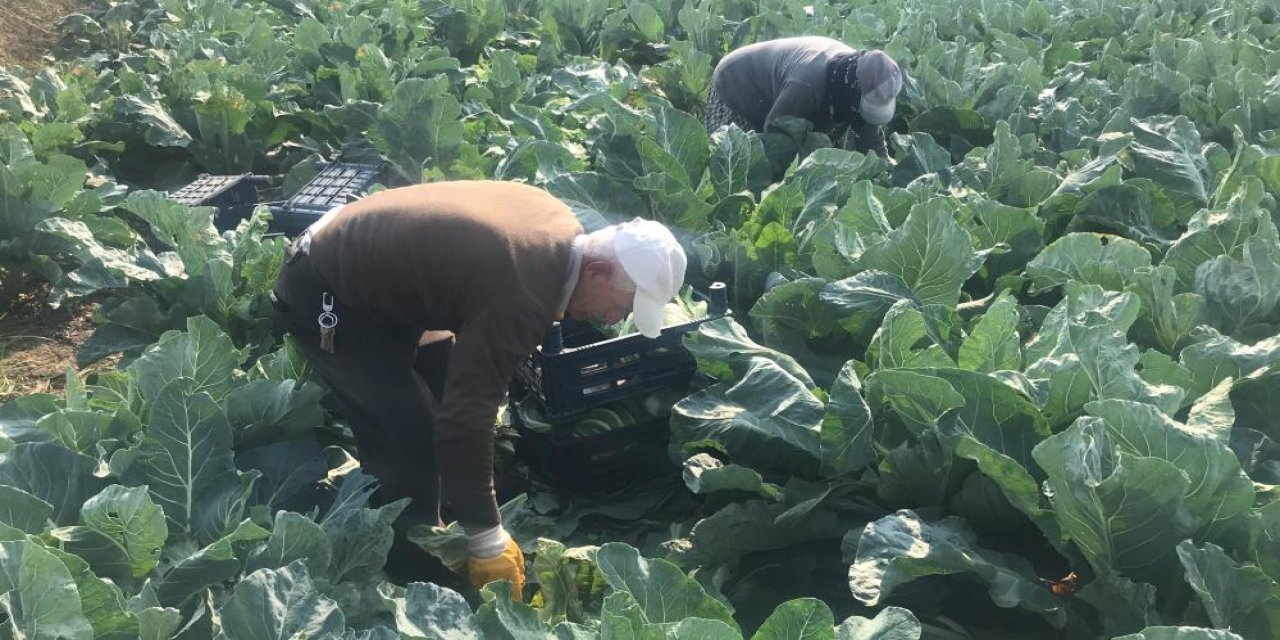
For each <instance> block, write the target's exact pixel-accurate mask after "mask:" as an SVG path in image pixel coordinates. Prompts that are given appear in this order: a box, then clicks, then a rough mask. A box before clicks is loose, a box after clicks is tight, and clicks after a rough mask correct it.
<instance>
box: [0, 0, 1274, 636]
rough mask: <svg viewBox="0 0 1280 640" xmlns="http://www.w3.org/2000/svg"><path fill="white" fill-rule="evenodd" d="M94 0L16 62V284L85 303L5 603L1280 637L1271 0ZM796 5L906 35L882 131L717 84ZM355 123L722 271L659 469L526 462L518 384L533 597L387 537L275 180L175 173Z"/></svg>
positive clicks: (740, 627)
mask: <svg viewBox="0 0 1280 640" xmlns="http://www.w3.org/2000/svg"><path fill="white" fill-rule="evenodd" d="M81 11H82V13H77V14H74V15H71V16H69V17H67V18H66V19H65V20H63V21H62V23H61V24H60V25H59V38H60V40H59V41H58V43H57V45H56V46H55V48H54V49H53V52H52V53H51V57H50V58H48V59H47V62H48V65H47V66H44V65H35V66H31V67H18V66H10V67H7V68H0V295H3V296H4V297H5V300H7V301H8V300H14V299H16V298H17V297H19V296H30V295H32V292H36V293H38V295H39V296H41V297H42V300H41V304H43V305H48V306H53V307H57V308H60V309H79V308H85V307H82V305H96V306H94V307H93V308H94V309H96V310H95V311H94V312H93V322H94V331H93V333H92V335H91V336H89V337H87V338H86V339H85V340H83V342H82V343H81V344H79V345H78V351H77V352H76V354H75V361H74V362H67V363H66V364H67V375H66V380H65V385H64V388H62V389H60V390H58V391H56V392H41V393H27V394H25V395H24V394H19V395H18V396H17V397H14V398H13V399H11V400H9V401H8V402H6V403H4V404H3V405H0V451H2V452H3V453H0V594H3V595H0V637H4V638H20V639H24V640H27V639H31V640H35V639H38V640H53V639H59V640H89V639H91V638H100V639H113V640H116V639H120V640H122V639H125V638H145V639H147V640H169V639H181V640H206V639H207V640H213V639H214V638H217V639H219V640H224V639H225V640H257V639H267V638H271V639H275V638H279V639H285V638H287V639H302V638H315V639H320V638H331V639H334V640H337V639H343V640H357V639H359V640H391V639H395V638H430V639H436V638H447V639H462V638H494V639H512V640H527V639H535V638H536V639H543V638H555V639H579V638H605V639H618V640H622V639H626V640H658V639H664V638H699V639H701V638H709V639H713V640H719V639H722V638H723V639H731V638H753V639H757V640H775V639H787V640H835V639H837V638H838V639H841V640H914V639H926V640H960V639H974V640H1015V639H1017V640H1032V639H1036V640H1039V639H1057V638H1061V639H1068V640H1077V639H1081V640H1083V639H1096V638H1124V639H1125V640H1227V639H1232V640H1240V639H1243V640H1274V639H1275V638H1280V233H1278V232H1277V224H1278V223H1280V206H1278V205H1277V201H1278V199H1280V5H1277V4H1276V3H1275V2H1274V0H947V1H943V0H883V1H871V0H868V1H862V0H844V1H841V0H831V1H829V2H824V1H823V0H86V1H85V2H83V3H82V4H81ZM799 34H820V35H829V36H833V37H837V38H840V39H842V40H843V41H845V42H847V43H849V44H850V45H852V46H855V47H878V48H883V49H884V50H885V51H887V52H888V53H889V54H890V55H892V56H893V57H894V58H895V59H896V60H898V61H899V62H900V63H901V65H902V67H903V69H904V70H905V71H906V72H907V74H908V82H907V86H906V88H905V89H904V91H903V93H902V95H901V96H900V97H899V101H898V112H897V115H896V117H895V118H894V120H893V122H892V123H891V124H890V125H888V129H890V130H891V132H890V136H889V142H890V149H891V152H892V155H893V160H892V161H891V162H885V161H882V160H881V159H880V158H878V157H876V156H875V155H874V154H872V155H870V156H867V155H863V154H861V153H858V152H855V151H850V150H846V149H845V147H846V146H849V145H846V140H845V137H844V136H842V135H839V134H834V135H830V136H829V135H827V134H824V133H817V132H814V131H813V130H812V128H811V127H810V126H809V125H807V123H805V122H803V121H796V120H793V121H791V122H789V123H784V124H785V125H786V126H784V127H782V129H781V130H779V131H775V132H770V133H765V134H756V133H750V132H744V131H742V130H739V129H738V128H736V127H729V128H725V129H721V130H718V131H715V132H713V133H711V134H708V133H707V132H706V131H705V130H704V128H703V126H702V124H701V120H700V118H701V114H702V109H703V108H704V106H705V101H706V98H707V91H708V87H709V82H710V77H711V71H712V69H713V66H714V64H715V62H716V61H717V60H718V59H719V58H720V57H721V56H723V55H724V54H725V53H726V52H728V51H729V50H731V49H732V48H734V47H737V46H740V45H742V44H746V43H750V42H756V41H760V40H766V39H770V38H774V37H780V36H788V35H799ZM849 148H852V147H851V146H849ZM338 158H341V159H343V160H344V161H348V162H371V161H381V162H385V163H386V164H387V166H388V167H389V170H388V172H387V177H386V180H385V186H388V187H390V186H398V185H403V184H409V183H414V182H421V181H433V180H444V179H474V178H498V179H502V180H518V181H524V182H528V183H532V184H535V185H540V186H543V187H545V188H546V189H548V190H549V191H551V192H552V193H554V194H556V195H557V196H559V197H560V198H562V199H563V200H565V201H566V202H568V203H569V204H570V205H571V206H572V207H573V209H574V210H575V212H577V213H578V214H579V215H580V216H581V217H582V219H583V221H584V222H585V223H586V224H588V225H594V224H600V223H601V222H602V221H609V220H620V219H626V218H629V217H632V216H636V215H640V216H645V217H650V218H654V219H657V220H660V221H663V222H665V223H667V224H668V225H670V226H671V227H672V228H673V229H675V230H676V231H677V233H678V235H679V237H680V238H681V241H682V242H683V243H684V244H685V246H686V249H687V251H688V253H689V256H690V276H689V282H690V284H692V285H694V286H696V287H703V286H706V285H708V284H709V283H711V282H713V281H716V280H721V281H725V282H727V283H728V286H729V293H730V304H731V307H732V309H733V314H732V316H730V317H728V318H722V319H717V320H713V321H710V322H708V323H706V324H704V325H702V327H701V328H700V329H699V330H698V331H696V332H694V333H690V334H689V335H688V336H687V337H686V338H685V344H686V345H687V347H688V349H689V350H690V351H692V353H693V354H694V355H695V356H696V358H697V363H698V370H699V379H700V380H702V381H703V384H701V385H699V386H698V387H696V388H695V389H694V390H692V391H691V395H688V396H687V397H684V398H682V399H676V398H673V399H672V400H678V402H676V403H675V405H674V407H673V408H672V411H671V417H670V433H671V439H672V445H671V447H670V450H671V454H672V456H673V460H674V461H675V466H676V467H681V466H682V467H683V469H682V470H677V471H674V472H673V476H678V478H676V482H674V483H667V484H662V483H660V482H659V483H654V484H653V486H652V487H645V488H637V489H633V490H630V491H627V492H625V493H624V494H620V495H617V496H614V497H613V498H610V499H587V498H584V497H581V496H578V497H575V496H569V495H564V494H560V493H555V492H548V491H545V490H537V491H527V492H526V491H525V490H524V489H525V488H526V486H527V485H525V484H523V483H522V482H521V481H520V477H521V475H520V473H517V472H518V471H520V469H521V466H520V465H519V464H517V463H515V462H513V460H512V458H511V456H510V447H511V441H512V437H511V430H510V428H509V426H508V425H506V424H505V422H506V419H505V418H503V419H500V420H498V426H497V429H498V433H499V438H498V443H499V447H500V449H501V451H500V452H499V459H500V460H501V468H500V469H499V470H498V475H499V478H500V479H501V480H502V484H501V495H500V497H501V499H502V500H503V501H504V502H505V506H504V507H503V511H504V514H505V521H506V524H507V527H508V529H509V530H510V531H511V532H512V534H513V536H515V537H516V539H517V540H518V541H519V542H520V544H521V545H522V547H523V548H524V550H525V552H526V557H527V558H528V559H529V561H530V564H529V577H530V585H529V588H528V589H527V590H526V593H525V594H523V597H522V598H521V599H520V600H521V601H520V602H515V601H513V599H512V597H511V596H512V594H511V585H510V583H506V582H503V583H494V584H491V585H489V586H488V587H486V588H485V589H484V590H482V591H481V592H480V593H478V594H477V593H473V592H469V591H467V590H466V589H465V588H462V587H458V589H459V590H457V591H455V590H453V589H450V588H447V587H445V586H441V585H436V584H431V583H421V582H419V583H410V584H407V585H402V584H396V583H393V582H391V581H388V580H387V577H386V575H385V574H384V573H383V563H384V561H385V558H386V556H387V552H388V549H389V547H390V545H391V541H392V529H391V527H390V523H391V522H392V521H393V520H395V518H396V517H397V515H398V514H399V513H400V511H401V510H402V509H403V508H404V506H405V505H404V504H403V503H391V504H379V503H377V502H376V501H375V502H371V501H370V497H371V495H373V491H374V486H375V481H374V480H373V479H372V478H371V477H370V476H367V475H365V474H362V473H361V472H360V470H359V468H358V465H357V464H356V461H355V459H354V458H353V456H352V455H351V454H350V453H349V452H348V450H347V449H344V448H343V445H346V444H349V443H350V441H351V440H350V434H349V432H348V430H347V429H346V427H345V426H344V425H343V423H342V420H341V416H337V415H335V414H332V413H330V412H328V411H327V409H326V407H327V404H326V403H325V398H326V395H327V393H328V392H327V389H326V388H325V386H324V384H323V383H322V382H321V381H320V380H319V379H317V378H316V377H314V376H313V375H312V374H311V372H310V371H309V370H308V366H307V364H306V362H305V360H304V359H303V358H301V356H300V354H299V353H298V352H297V351H296V349H295V348H293V347H292V346H291V344H290V343H289V342H287V341H283V342H282V341H281V340H280V339H279V338H277V337H276V335H275V334H274V333H273V330H272V322H271V306H270V304H269V302H268V299H267V292H268V291H269V289H270V287H271V286H272V284H273V283H274V276H275V273H276V270H277V269H278V267H279V265H280V263H281V259H282V254H283V249H284V246H285V242H286V240H285V239H284V238H280V237H278V236H275V235H273V234H271V233H269V231H270V229H271V226H270V212H269V210H268V209H266V208H265V207H261V208H259V209H258V211H257V212H256V213H255V214H254V215H253V217H252V218H250V219H248V220H245V221H243V222H241V223H240V224H239V226H237V227H236V228H234V229H231V230H227V231H224V232H219V230H218V229H216V228H215V226H214V224H213V223H214V210H213V209H210V208H189V207H186V206H183V205H180V204H177V203H175V202H174V201H172V200H169V199H168V198H167V197H166V193H167V192H170V191H172V190H175V189H177V188H179V187H181V186H183V185H185V184H187V183H189V182H191V181H192V180H194V179H195V177H196V176H197V175H198V174H200V173H209V174H214V175H228V174H240V173H248V172H253V173H255V174H260V175H279V176H283V180H282V182H281V184H280V185H279V190H280V192H281V193H282V194H286V195H287V194H288V193H291V192H292V190H295V189H297V188H298V187H299V186H301V185H302V184H304V183H305V182H306V181H307V180H308V179H309V178H310V177H311V176H313V175H315V173H316V172H317V170H318V168H319V167H320V166H321V165H322V163H324V162H325V161H329V160H335V159H338ZM414 539H415V541H417V542H419V544H421V545H422V546H423V547H424V549H428V550H430V552H431V553H434V554H436V555H437V556H438V557H440V558H441V559H443V560H444V561H445V562H446V563H449V564H456V563H458V561H459V559H460V555H459V547H458V545H459V543H460V530H459V529H458V528H457V526H456V525H453V526H451V527H449V528H441V529H436V530H429V529H427V528H425V527H421V528H420V529H419V530H417V531H416V532H415V537H414ZM459 584H462V582H461V581H459ZM455 586H456V585H455Z"/></svg>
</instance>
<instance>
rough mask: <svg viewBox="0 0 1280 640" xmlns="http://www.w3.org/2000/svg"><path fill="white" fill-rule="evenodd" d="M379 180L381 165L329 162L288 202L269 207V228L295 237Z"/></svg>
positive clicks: (362, 193)
mask: <svg viewBox="0 0 1280 640" xmlns="http://www.w3.org/2000/svg"><path fill="white" fill-rule="evenodd" d="M380 180H382V166H381V165H373V164H353V163H347V162H331V163H329V164H327V165H325V167H324V168H323V169H321V170H320V173H318V174H316V176H315V177H314V178H312V179H311V180H310V181H309V182H307V183H306V184H305V185H303V186H302V188H301V189H299V190H298V192H297V193H295V194H293V196H291V197H290V198H289V199H288V200H285V201H284V202H277V203H273V204H272V205H271V215H272V223H271V227H272V229H273V230H278V231H282V232H284V234H285V235H287V236H289V237H293V236H296V235H298V234H300V233H302V232H303V230H305V229H306V228H307V227H309V226H311V223H313V222H315V221H316V220H319V219H320V217H321V216H323V215H324V214H326V213H328V212H329V210H330V209H333V208H334V207H336V206H340V205H344V204H346V203H348V202H351V201H353V200H355V199H357V198H359V197H360V196H362V195H364V194H365V193H366V192H367V191H368V190H369V187H371V186H373V185H374V183H376V182H378V181H380Z"/></svg>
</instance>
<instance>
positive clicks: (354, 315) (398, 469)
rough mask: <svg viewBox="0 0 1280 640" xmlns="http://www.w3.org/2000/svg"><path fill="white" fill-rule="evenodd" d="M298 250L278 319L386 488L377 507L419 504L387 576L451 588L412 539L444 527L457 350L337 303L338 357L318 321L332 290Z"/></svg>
mask: <svg viewBox="0 0 1280 640" xmlns="http://www.w3.org/2000/svg"><path fill="white" fill-rule="evenodd" d="M296 247H297V243H295V244H294V246H293V247H290V249H289V252H288V253H287V254H286V258H285V264H284V266H283V267H282V268H281V270H280V275H279V276H278V278H277V280H276V285H275V289H274V294H275V298H276V301H275V305H276V310H277V314H278V316H279V319H280V320H281V322H282V324H283V327H284V329H285V330H286V331H288V332H289V333H291V334H293V336H294V338H295V339H296V340H297V342H298V346H299V348H301V350H302V351H303V353H305V355H306V357H307V360H308V362H309V363H310V364H311V366H312V367H313V368H314V369H315V370H316V372H317V373H318V374H319V375H320V376H321V377H322V378H324V380H325V381H326V382H327V383H328V384H329V386H330V387H331V388H332V392H333V394H334V395H335V396H336V399H337V401H338V406H339V410H340V412H341V414H342V416H343V417H344V418H345V419H346V422H347V425H348V426H349V427H350V428H351V432H352V434H353V435H354V436H355V439H356V447H357V449H358V451H357V455H358V457H359V459H360V464H361V466H362V467H363V468H364V470H365V471H366V472H367V473H369V474H370V475H372V476H374V477H376V478H377V479H378V481H379V485H380V487H379V489H378V493H377V494H376V498H377V500H378V501H379V502H380V503H388V502H392V501H395V500H399V499H400V498H411V499H412V502H411V503H410V505H409V507H408V508H407V509H406V510H405V511H404V513H403V514H402V515H401V516H400V518H399V519H398V520H397V521H396V523H395V525H394V528H395V530H396V541H395V543H394V545H393V547H392V550H391V553H390V554H389V555H388V561H387V572H388V573H389V574H391V576H392V577H393V579H396V578H403V579H405V580H424V579H426V580H430V579H433V578H440V579H438V580H436V581H437V582H439V581H441V579H447V578H448V576H447V575H443V574H440V572H441V571H442V570H443V571H444V573H445V574H447V573H448V571H447V570H444V569H443V565H442V564H440V563H439V562H438V561H436V560H435V558H433V557H431V556H429V555H428V554H427V553H426V552H424V551H422V550H421V549H418V548H417V547H416V546H415V545H413V544H412V543H411V542H408V540H407V539H406V538H405V533H406V532H407V530H408V529H409V528H410V527H412V526H414V525H417V524H425V525H428V526H436V525H439V524H441V520H440V479H439V475H438V473H437V470H436V463H435V450H434V446H433V444H432V424H433V418H434V416H435V410H436V404H437V403H438V402H439V398H440V391H441V390H442V389H443V382H444V372H445V369H446V368H447V366H448V362H449V353H450V350H451V348H452V341H451V340H443V341H439V342H436V343H434V344H431V345H429V346H427V347H423V348H421V349H420V348H419V341H420V338H421V337H422V334H423V332H422V330H421V329H415V328H413V327H407V326H404V325H401V324H398V323H395V322H393V321H391V320H389V319H387V318H385V317H382V316H380V315H378V314H375V313H368V312H361V311H358V310H356V309H352V308H350V307H347V306H346V305H344V304H343V302H342V300H339V299H336V297H335V299H334V301H333V302H334V308H333V312H334V313H335V314H337V316H338V324H337V326H336V327H335V329H334V342H333V353H329V352H328V351H325V350H323V349H321V348H320V326H319V323H318V321H317V318H318V316H319V315H320V313H321V312H322V310H323V309H322V308H321V300H322V296H323V295H324V294H325V293H326V292H327V293H332V289H329V288H328V285H327V284H326V283H325V281H324V278H323V277H322V276H321V275H320V273H319V272H318V271H317V270H316V269H315V267H314V265H313V264H312V263H311V259H310V257H309V256H308V255H306V254H305V253H301V252H299V251H297V250H296ZM436 574H440V575H436Z"/></svg>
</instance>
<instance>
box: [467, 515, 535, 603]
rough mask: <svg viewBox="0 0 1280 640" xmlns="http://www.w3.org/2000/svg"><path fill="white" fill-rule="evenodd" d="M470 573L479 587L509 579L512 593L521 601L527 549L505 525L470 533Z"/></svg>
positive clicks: (474, 585)
mask: <svg viewBox="0 0 1280 640" xmlns="http://www.w3.org/2000/svg"><path fill="white" fill-rule="evenodd" d="M467 551H468V553H470V554H471V557H469V558H468V559H467V577H468V579H470V580H471V586H473V587H475V588H476V589H480V588H481V587H483V586H484V585H486V584H489V583H490V582H493V581H495V580H510V581H511V583H512V585H513V587H512V590H511V597H512V598H513V599H514V600H516V601H517V602H519V601H520V600H521V599H522V598H523V593H524V582H525V575H524V553H522V552H521V551H520V545H518V544H516V541H515V540H513V539H512V538H511V536H509V535H507V532H506V530H504V529H503V528H502V525H498V526H497V527H494V528H493V529H487V530H485V531H481V532H479V533H477V534H467Z"/></svg>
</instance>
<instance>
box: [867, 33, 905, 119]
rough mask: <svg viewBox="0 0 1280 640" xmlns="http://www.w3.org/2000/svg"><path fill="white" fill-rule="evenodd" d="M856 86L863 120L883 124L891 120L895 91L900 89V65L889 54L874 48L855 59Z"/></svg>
mask: <svg viewBox="0 0 1280 640" xmlns="http://www.w3.org/2000/svg"><path fill="white" fill-rule="evenodd" d="M858 88H860V89H861V90H862V102H861V104H859V105H858V113H859V114H860V115H861V116H862V119H863V120H865V121H866V122H867V124H886V123H888V122H889V121H890V120H893V112H894V109H895V108H896V107H897V98H898V92H900V91H902V69H900V68H899V67H898V63H896V62H894V61H893V58H890V57H889V54H887V53H885V52H883V51H881V50H879V49H875V50H872V51H868V52H866V53H865V54H863V56H862V59H861V60H858Z"/></svg>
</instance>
